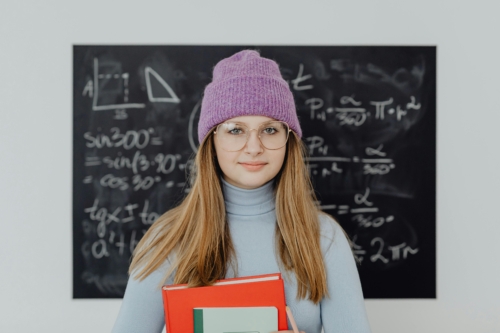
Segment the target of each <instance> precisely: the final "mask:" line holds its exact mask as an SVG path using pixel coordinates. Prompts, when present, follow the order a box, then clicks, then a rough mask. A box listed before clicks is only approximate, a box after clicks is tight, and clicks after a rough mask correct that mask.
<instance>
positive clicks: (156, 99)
mask: <svg viewBox="0 0 500 333" xmlns="http://www.w3.org/2000/svg"><path fill="white" fill-rule="evenodd" d="M145 73H146V87H147V90H148V98H149V101H150V102H161V103H180V101H181V100H180V99H179V97H177V95H176V94H175V92H174V90H173V89H172V88H170V86H169V85H168V83H167V82H165V80H163V78H162V77H161V76H160V74H158V73H157V72H156V71H155V70H154V69H152V68H151V67H146V69H145ZM151 75H152V76H154V78H155V79H156V80H157V81H158V82H159V83H160V84H161V85H162V86H163V88H165V90H166V91H167V92H168V93H169V95H170V96H171V97H154V96H153V89H152V88H151Z"/></svg>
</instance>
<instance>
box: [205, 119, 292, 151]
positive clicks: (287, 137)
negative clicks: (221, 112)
mask: <svg viewBox="0 0 500 333" xmlns="http://www.w3.org/2000/svg"><path fill="white" fill-rule="evenodd" d="M272 122H279V123H283V124H286V126H287V127H288V131H287V133H286V141H285V144H284V145H283V146H281V147H278V148H267V147H266V146H265V145H264V143H262V140H261V138H260V134H258V133H257V138H258V139H259V142H260V144H261V145H262V147H264V148H266V149H268V150H278V149H281V148H283V147H284V146H286V143H287V142H288V139H289V138H290V132H292V129H291V128H290V125H288V123H287V122H286V121H281V120H270V121H267V122H264V123H262V124H260V125H259V127H257V128H249V129H248V133H249V134H248V135H247V139H246V141H245V144H244V145H243V147H241V148H240V149H238V150H226V149H224V148H222V147H221V148H222V149H223V150H225V151H227V152H236V151H240V150H242V149H243V148H245V146H246V145H247V144H248V140H249V139H250V132H251V131H253V130H255V131H258V130H259V128H260V127H261V126H262V125H264V124H267V123H272ZM236 123H237V122H236ZM224 124H229V123H227V122H223V123H220V124H218V125H217V126H215V130H213V134H214V135H217V129H218V128H219V126H221V125H224ZM243 125H244V126H245V127H248V126H246V125H245V124H244V123H243ZM216 140H218V139H217V137H216Z"/></svg>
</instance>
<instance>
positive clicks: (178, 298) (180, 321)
mask: <svg viewBox="0 0 500 333" xmlns="http://www.w3.org/2000/svg"><path fill="white" fill-rule="evenodd" d="M162 295H163V306H164V308H165V324H166V328H167V333H192V332H193V330H194V325H193V309H194V308H200V307H244V306H275V307H276V308H277V309H278V330H280V331H281V330H287V329H288V323H287V320H286V303H285V288H284V285H283V280H282V278H281V274H280V273H276V274H266V275H255V276H246V277H240V278H232V279H224V280H219V281H218V282H216V283H215V284H214V285H213V286H207V287H195V288H188V287H187V285H185V284H177V285H165V286H163V288H162Z"/></svg>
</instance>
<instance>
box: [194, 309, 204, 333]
mask: <svg viewBox="0 0 500 333" xmlns="http://www.w3.org/2000/svg"><path fill="white" fill-rule="evenodd" d="M193 317H194V333H203V310H202V309H194V310H193Z"/></svg>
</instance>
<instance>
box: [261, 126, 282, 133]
mask: <svg viewBox="0 0 500 333" xmlns="http://www.w3.org/2000/svg"><path fill="white" fill-rule="evenodd" d="M263 132H264V134H274V133H276V132H278V130H277V129H276V128H274V127H267V128H264V131H263Z"/></svg>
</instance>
